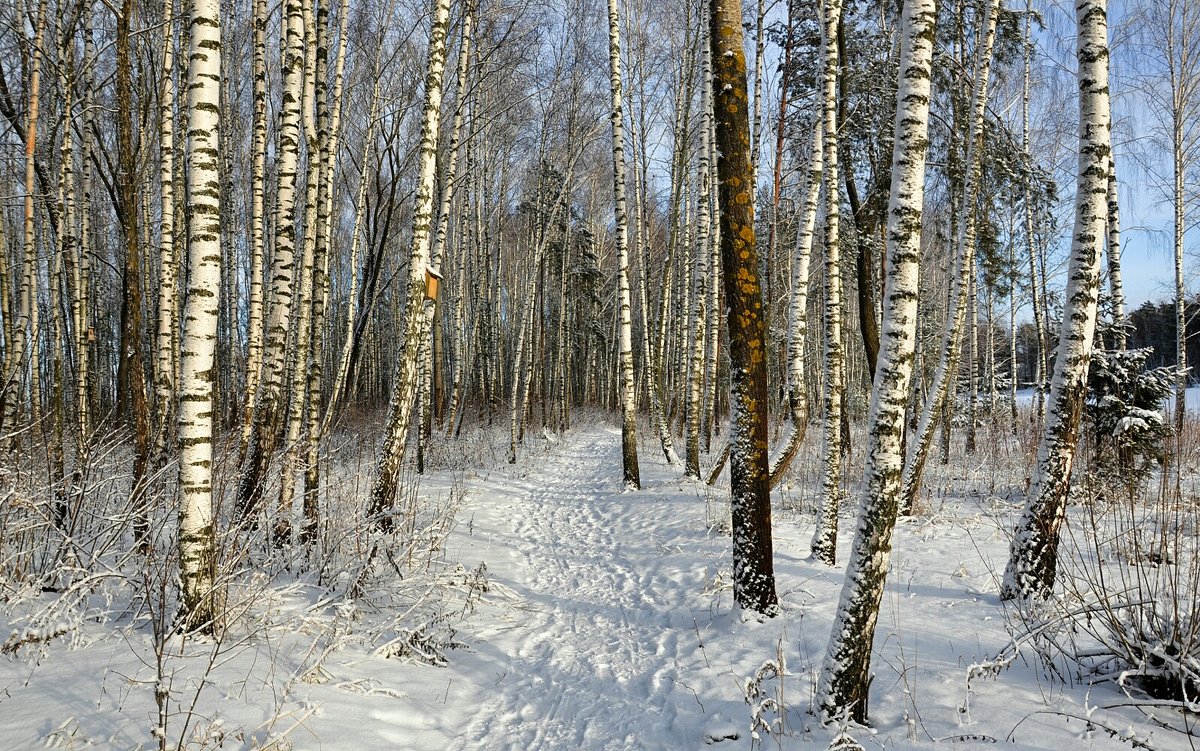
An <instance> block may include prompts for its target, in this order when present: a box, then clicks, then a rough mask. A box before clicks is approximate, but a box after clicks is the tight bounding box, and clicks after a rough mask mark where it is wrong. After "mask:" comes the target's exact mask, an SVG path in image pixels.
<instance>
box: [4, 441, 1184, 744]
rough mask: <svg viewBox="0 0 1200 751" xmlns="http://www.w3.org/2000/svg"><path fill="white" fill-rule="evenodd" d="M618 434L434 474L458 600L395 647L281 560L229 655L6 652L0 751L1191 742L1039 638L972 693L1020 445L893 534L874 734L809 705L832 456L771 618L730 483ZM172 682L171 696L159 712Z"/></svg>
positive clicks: (1012, 629) (818, 653)
mask: <svg viewBox="0 0 1200 751" xmlns="http://www.w3.org/2000/svg"><path fill="white" fill-rule="evenodd" d="M810 432H812V431H810ZM643 440H644V441H645V440H646V439H643ZM812 443H813V440H812V439H811V437H810V440H809V445H810V446H811V445H812ZM619 446H620V433H619V430H618V429H617V428H616V427H613V426H611V425H608V424H604V423H602V422H593V423H591V424H590V425H586V426H583V427H579V428H576V429H574V430H572V431H569V432H567V433H566V434H563V435H552V434H549V435H547V434H543V435H542V436H540V437H537V438H531V439H530V440H529V441H527V446H526V450H525V453H524V455H523V456H522V457H521V460H520V461H519V462H518V463H517V464H515V465H509V464H506V463H503V462H502V460H499V461H497V460H496V456H495V454H494V453H493V455H492V456H491V457H486V458H484V459H481V460H480V464H483V465H490V466H474V467H469V468H465V469H459V470H456V471H455V472H453V473H451V472H445V473H443V474H442V475H438V474H436V473H435V475H434V476H433V477H431V478H429V479H427V480H423V481H422V484H423V493H425V494H432V495H437V494H439V493H441V492H443V491H445V490H446V489H447V488H451V487H456V488H458V489H459V492H460V494H461V498H462V500H461V501H460V502H459V503H458V504H457V506H456V508H455V514H454V517H453V519H454V521H453V525H452V528H449V530H448V532H447V534H446V535H445V536H444V537H443V538H441V542H440V543H439V545H438V546H437V547H438V548H439V549H438V552H437V554H438V556H439V557H442V558H444V565H443V566H441V567H440V568H438V569H436V575H434V574H429V573H426V575H425V578H424V579H422V580H420V581H421V582H422V583H420V584H419V585H418V584H416V582H417V579H409V580H408V581H410V582H413V583H414V584H413V585H414V586H422V587H423V586H426V585H425V583H424V582H428V587H429V590H430V591H432V590H433V589H435V588H436V587H439V586H441V587H443V588H444V589H445V592H447V593H448V594H443V595H442V596H441V598H440V600H441V605H440V606H439V608H438V610H437V612H438V614H439V615H438V616H437V617H436V618H433V619H430V620H428V622H427V624H426V627H425V628H424V629H412V630H409V631H403V630H402V629H398V630H397V633H400V635H401V636H403V638H399V637H397V638H395V639H393V640H392V641H391V644H392V645H393V646H394V645H395V644H401V646H403V647H404V648H403V649H394V648H393V649H390V650H385V649H380V648H379V643H378V640H376V641H375V642H372V643H367V642H366V641H356V640H355V639H354V638H352V635H353V633H354V632H355V631H356V630H357V631H360V632H361V631H363V630H365V628H366V627H365V626H363V625H362V624H363V623H366V622H371V619H372V618H375V619H376V620H377V619H378V618H379V615H378V613H372V612H368V611H369V609H368V608H367V607H365V606H362V605H359V606H357V607H358V610H357V611H356V609H355V606H354V605H352V604H349V603H347V602H345V601H343V602H340V603H338V604H335V605H330V601H329V599H328V598H325V599H323V598H322V594H321V592H322V590H321V589H320V588H319V587H317V586H315V585H314V584H312V583H311V582H309V583H307V584H306V583H305V582H304V581H301V579H302V578H303V577H295V576H289V575H288V574H287V573H286V571H280V572H277V573H276V574H274V575H272V576H271V577H265V576H264V577H263V578H264V580H265V581H263V582H260V583H259V587H260V588H259V589H258V590H256V594H255V595H254V597H253V598H249V599H252V600H253V605H248V606H247V612H249V611H253V613H254V615H253V617H250V616H247V617H246V618H244V619H242V621H241V623H242V624H243V625H242V626H241V630H240V631H239V633H238V636H237V638H235V639H232V640H231V641H230V642H228V643H226V644H224V645H222V646H221V647H220V648H219V649H217V648H214V647H213V646H212V645H211V644H209V643H205V642H204V641H203V640H201V641H196V640H192V641H191V642H188V643H181V642H180V640H179V639H178V638H167V639H160V640H156V639H155V638H154V636H153V633H152V632H153V629H152V627H151V626H152V624H150V623H148V622H146V621H138V622H131V623H129V624H126V626H124V627H122V628H114V625H113V624H114V623H118V624H119V623H120V619H119V618H110V619H108V620H107V621H105V622H94V621H100V620H102V619H92V620H91V621H81V622H79V623H71V622H69V620H68V621H67V622H64V624H62V625H60V626H55V624H53V623H51V622H49V621H45V619H43V621H42V622H41V623H42V626H41V629H42V631H41V632H39V633H41V634H42V635H45V636H47V637H48V638H47V639H46V640H45V642H44V643H38V644H37V645H36V646H37V648H36V649H34V648H24V647H23V648H21V649H19V650H14V651H13V652H12V653H11V654H9V655H6V656H0V747H3V748H11V749H23V748H35V747H41V746H51V747H59V748H84V747H96V748H134V747H144V748H153V747H156V746H157V741H156V740H155V739H154V737H153V735H152V733H154V732H156V731H155V730H154V728H156V727H158V728H162V730H161V731H158V732H162V733H163V735H164V737H167V738H168V739H169V740H168V742H167V744H166V745H168V746H169V747H175V745H176V743H177V739H178V738H181V737H182V738H186V739H188V741H189V742H188V743H187V744H185V747H188V748H243V747H245V748H250V747H262V746H271V747H275V748H296V749H422V750H423V749H514V750H520V751H525V750H527V749H548V750H555V749H699V748H705V747H708V746H709V745H712V746H715V747H717V748H730V749H744V748H751V747H754V746H755V744H756V742H755V740H754V737H753V736H754V735H755V734H757V736H758V739H759V742H760V743H761V747H762V748H768V749H769V748H819V749H823V748H826V747H828V746H829V745H830V743H831V741H832V740H833V739H834V738H835V736H837V735H838V734H839V732H842V731H845V732H846V734H847V735H848V736H850V737H853V738H854V739H855V740H856V741H857V742H858V743H859V744H861V745H862V746H863V747H864V748H867V749H872V748H881V749H884V748H886V749H908V748H927V747H931V746H933V745H950V746H953V747H971V746H975V745H982V744H991V743H1000V744H1006V747H1009V748H1023V749H1055V750H1056V751H1065V750H1066V749H1109V748H1113V749H1116V748H1130V747H1131V746H1133V747H1137V744H1143V747H1148V748H1153V749H1184V748H1191V747H1192V746H1191V743H1190V742H1194V740H1195V739H1194V738H1191V737H1189V736H1187V735H1185V734H1182V733H1180V732H1177V731H1173V730H1169V729H1166V728H1164V727H1163V725H1164V724H1166V725H1170V726H1180V725H1181V724H1182V723H1183V722H1185V721H1186V718H1181V715H1180V714H1178V713H1177V711H1176V710H1174V709H1171V708H1169V707H1168V708H1164V709H1146V708H1145V707H1142V708H1130V707H1128V706H1120V705H1123V704H1127V701H1126V699H1127V697H1126V696H1125V694H1123V693H1122V692H1121V691H1120V689H1119V688H1118V687H1117V686H1115V685H1114V684H1113V683H1112V682H1103V683H1097V684H1094V685H1089V684H1088V683H1087V682H1086V681H1081V680H1079V679H1078V677H1077V676H1076V675H1073V674H1071V672H1070V670H1065V669H1063V667H1062V665H1061V664H1055V665H1048V664H1047V663H1046V662H1044V661H1043V660H1042V659H1040V657H1039V654H1038V651H1037V650H1036V649H1034V648H1033V645H1032V644H1029V645H1026V648H1025V649H1023V650H1022V651H1020V652H1019V653H1018V654H1017V655H1016V657H1015V659H1012V660H1004V665H1003V666H1000V665H999V664H996V665H995V666H996V667H997V670H996V671H995V675H992V674H989V675H987V676H986V677H983V676H977V677H975V678H974V679H972V680H971V681H970V682H969V685H968V674H969V673H970V671H971V668H972V666H977V665H985V664H990V663H992V661H994V660H996V658H998V657H1003V656H1005V655H1009V656H1011V654H1012V650H1011V647H1012V644H1013V637H1014V635H1017V634H1020V633H1021V630H1022V625H1021V624H1022V620H1021V618H1019V617H1018V616H1017V614H1015V613H1014V612H1012V611H1011V610H1010V609H1009V608H1007V607H1006V606H1005V605H1004V604H1002V603H1001V602H1000V600H999V598H998V596H997V591H998V584H999V582H998V577H999V572H1000V571H1001V570H1002V568H1003V564H1004V561H1005V559H1006V556H1007V552H1008V536H1007V530H1008V529H1010V528H1011V525H1012V522H1013V520H1014V518H1015V513H1016V512H1017V510H1018V508H1019V503H1020V496H1021V495H1022V491H1023V488H1022V487H1021V485H1022V484H1023V478H1021V477H1020V473H1021V471H1022V469H1021V467H1020V466H1019V463H1018V465H1017V466H1007V468H1006V467H1005V466H1000V467H999V468H998V464H997V459H996V454H995V452H994V451H993V452H992V453H988V454H984V455H980V456H978V457H974V458H972V462H971V463H970V465H969V466H965V467H964V466H959V467H955V468H942V469H940V470H937V471H935V472H933V473H932V477H931V478H930V484H931V486H932V487H933V488H934V489H933V491H932V495H933V497H934V501H932V502H930V503H928V504H927V506H926V508H925V509H924V513H923V514H922V515H921V516H919V517H914V518H912V519H906V520H902V522H901V523H900V525H899V526H898V528H897V531H896V536H895V548H894V551H893V555H892V566H891V573H890V575H889V578H888V585H887V591H886V594H885V596H884V601H883V605H882V609H881V612H880V616H879V625H878V629H877V633H876V638H875V655H874V658H873V664H872V669H873V671H874V679H873V682H872V687H871V704H870V716H871V721H872V727H870V728H862V727H857V728H855V727H852V728H849V729H844V728H842V729H839V728H837V727H833V728H828V727H822V726H821V725H820V724H819V722H817V720H816V718H815V717H814V716H813V715H812V714H811V710H812V706H813V694H814V690H815V684H816V681H817V676H818V674H819V671H820V666H821V662H822V659H823V654H824V648H825V643H826V640H827V638H828V635H829V629H830V626H831V623H832V619H833V612H834V607H835V605H836V602H837V599H838V596H839V593H840V589H841V580H842V574H843V565H844V561H845V559H846V555H847V552H848V547H849V541H850V537H851V535H852V533H853V517H852V508H851V504H849V503H847V506H846V507H845V509H844V513H843V515H842V525H843V529H842V531H841V534H840V541H841V544H840V547H839V551H838V555H839V565H838V566H836V567H833V568H829V567H826V566H824V565H821V564H819V563H816V562H814V561H812V560H810V559H809V549H808V541H809V538H810V536H811V534H812V529H813V524H812V520H813V513H812V512H813V504H814V500H813V498H812V490H811V489H810V488H811V487H813V485H812V484H811V483H810V482H808V480H809V479H811V478H807V477H805V476H804V472H808V473H809V474H811V473H812V472H815V469H813V468H809V469H807V470H802V471H801V473H800V475H801V476H799V477H797V478H796V480H795V482H794V484H793V486H792V487H790V488H789V487H784V488H782V489H781V490H780V491H779V492H777V493H776V494H775V495H774V498H775V515H774V540H775V565H776V575H777V586H778V591H779V599H780V610H781V612H780V614H779V615H778V616H777V617H774V618H767V619H763V618H759V617H755V616H754V615H753V614H747V613H744V612H742V611H740V610H738V609H737V608H736V607H735V606H734V605H733V602H732V588H731V582H730V538H729V535H728V521H727V514H728V507H727V504H726V503H725V502H724V493H722V492H721V491H720V490H718V489H715V488H707V487H705V486H704V485H703V484H701V483H695V482H691V481H685V480H682V479H681V472H680V470H679V469H678V468H675V467H670V466H668V465H666V464H665V462H664V461H663V460H662V456H661V453H659V452H657V451H655V447H654V446H652V445H651V444H650V443H648V442H644V443H643V445H642V450H641V458H642V464H641V470H642V478H643V487H642V489H641V490H637V491H626V490H624V489H623V488H622V485H621V476H620V451H619ZM812 452H815V447H813V448H811V450H809V453H812ZM1017 453H1018V452H1016V451H1014V452H1013V455H1016V454H1017ZM810 463H812V464H815V462H810ZM1000 465H1003V462H1000ZM451 475H453V476H451ZM998 478H999V479H998ZM848 483H849V486H850V487H853V485H854V483H853V478H850V479H849V480H848ZM719 487H720V488H723V487H724V482H722V484H721V485H720V486H719ZM345 576H346V575H342V578H343V579H344V578H345ZM266 579H269V580H266ZM47 596H52V595H47ZM33 599H36V598H33ZM417 599H419V598H417ZM415 601H416V600H414V602H415ZM29 607H30V606H29V605H28V604H27V605H26V607H25V613H26V615H22V614H21V612H18V611H19V610H20V609H19V608H14V607H9V608H6V609H0V614H2V615H4V618H0V626H5V627H6V628H10V629H16V628H19V627H21V624H23V623H28V622H29V616H28V614H27V613H28V612H29ZM130 607H131V606H130ZM151 610H153V608H151ZM246 624H249V625H246ZM430 624H436V627H434V626H431V625H430ZM55 628H61V629H63V630H66V631H70V632H72V635H70V636H65V637H61V638H53V631H54V629H55ZM5 633H7V631H6V632H5ZM14 633H15V632H14ZM35 641H36V640H35ZM156 643H157V644H161V645H166V646H165V647H163V648H161V649H159V650H158V651H159V652H165V653H167V654H166V657H164V658H161V659H159V660H157V661H156V658H155V649H154V645H155V644H156ZM389 655H390V656H389ZM415 657H424V659H414V658H415ZM402 658H407V659H402ZM431 663H432V664H431ZM158 665H165V667H156V666H158ZM160 675H161V676H164V677H163V678H161V679H160V678H158V677H156V676H160ZM155 685H158V686H165V687H166V689H167V692H166V695H167V696H169V697H170V699H169V700H168V705H167V712H166V714H165V715H164V716H163V719H161V721H160V720H159V719H158V718H157V717H156V708H155V703H154V700H153V697H154V691H153V689H154V686H155Z"/></svg>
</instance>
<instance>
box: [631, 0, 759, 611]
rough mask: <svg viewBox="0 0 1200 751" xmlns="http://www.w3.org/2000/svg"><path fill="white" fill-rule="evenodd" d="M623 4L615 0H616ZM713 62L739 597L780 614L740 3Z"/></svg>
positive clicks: (719, 20)
mask: <svg viewBox="0 0 1200 751" xmlns="http://www.w3.org/2000/svg"><path fill="white" fill-rule="evenodd" d="M610 3H615V0H610ZM710 7H711V11H710V14H711V15H710V17H709V45H710V48H711V50H712V61H713V66H714V70H713V111H714V112H715V113H716V123H715V125H716V136H717V154H718V156H717V174H718V177H719V181H718V184H719V190H720V200H719V204H718V205H719V206H720V212H719V213H720V224H721V256H722V259H723V261H724V266H725V300H726V305H727V313H726V315H727V317H728V327H729V356H730V361H731V365H730V396H729V399H730V403H731V405H732V409H733V413H734V420H733V428H732V430H733V434H732V435H731V436H730V446H731V451H730V454H731V456H730V471H729V474H730V478H731V489H730V506H731V509H732V512H733V596H734V600H735V601H736V602H737V603H738V605H740V606H741V607H743V608H745V609H747V610H753V611H755V612H758V613H763V614H768V615H773V614H774V613H775V612H776V610H777V602H778V600H777V597H776V594H775V572H774V561H773V551H772V544H771V491H770V472H769V467H768V466H767V359H766V342H765V339H764V330H763V329H764V326H763V308H762V285H761V283H760V282H759V278H758V276H759V272H758V257H757V253H756V250H755V242H754V185H753V182H752V177H753V171H752V166H751V163H750V123H749V113H748V111H747V107H746V105H747V102H746V56H745V53H744V51H743V49H742V6H741V2H740V1H739V0H712V4H711V6H710Z"/></svg>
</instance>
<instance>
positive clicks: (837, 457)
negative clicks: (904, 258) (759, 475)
mask: <svg viewBox="0 0 1200 751" xmlns="http://www.w3.org/2000/svg"><path fill="white" fill-rule="evenodd" d="M841 17H842V2H841V0H823V2H822V3H821V23H822V33H821V42H822V49H823V51H824V71H823V74H822V97H823V99H822V118H821V127H822V128H823V129H824V133H822V134H821V137H822V139H823V144H822V147H823V148H824V149H825V155H824V158H823V168H824V172H825V442H824V446H823V448H822V451H823V468H822V476H821V512H820V516H819V517H818V519H817V528H816V531H815V532H814V533H813V539H812V555H813V557H814V558H816V559H817V560H819V561H821V562H823V563H827V564H829V565H831V566H832V565H833V563H834V561H835V559H836V557H837V528H838V508H839V507H840V506H841V501H842V492H841V479H842V478H841V476H842V441H843V440H844V438H845V436H843V435H842V417H843V416H842V407H843V402H844V400H845V388H846V386H845V379H844V375H843V372H842V371H843V369H844V368H845V352H844V350H843V347H842V269H841V262H842V254H841V242H840V239H839V237H838V233H839V222H838V219H839V214H840V207H841V206H840V205H841V200H840V199H841V191H840V190H839V182H838V181H839V177H838V132H837V131H838V107H837V98H838V97H837V94H838V85H837V83H838V75H839V70H838V62H839V55H838V44H837V30H838V26H839V25H840V23H841Z"/></svg>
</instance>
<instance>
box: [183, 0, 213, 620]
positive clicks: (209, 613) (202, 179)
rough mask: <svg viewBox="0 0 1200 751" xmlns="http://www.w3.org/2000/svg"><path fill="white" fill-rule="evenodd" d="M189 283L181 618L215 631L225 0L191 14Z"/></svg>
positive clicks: (202, 2) (200, 2) (206, 1)
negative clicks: (215, 397) (214, 473)
mask: <svg viewBox="0 0 1200 751" xmlns="http://www.w3.org/2000/svg"><path fill="white" fill-rule="evenodd" d="M188 26H189V30H190V32H189V34H188V39H189V45H188V81H187V109H188V126H189V127H188V136H189V139H188V148H187V166H188V169H187V187H188V196H189V199H190V201H191V210H190V211H189V212H188V226H187V233H188V258H187V263H188V274H187V279H188V287H187V304H186V308H185V311H184V316H183V337H182V345H183V351H182V353H181V363H180V384H179V391H180V393H179V494H180V503H179V562H180V582H181V591H182V596H181V598H180V610H181V616H182V617H183V618H184V619H185V620H184V622H185V623H187V624H188V625H189V626H191V627H192V628H195V629H197V630H203V631H211V630H212V629H213V628H214V627H215V626H216V624H217V620H218V618H219V617H220V604H219V602H218V598H217V597H216V594H215V587H216V558H217V551H216V533H215V528H214V518H213V484H212V466H213V412H214V411H215V407H216V405H215V404H214V401H213V383H214V381H215V380H216V369H215V367H214V365H215V363H214V359H215V358H214V354H215V350H216V342H217V306H218V300H219V299H220V296H219V294H218V289H219V288H220V285H221V221H220V217H221V210H220V209H221V193H220V180H219V169H218V162H219V152H218V144H219V138H218V133H219V129H220V116H221V111H220V106H219V105H220V93H219V88H220V80H221V12H220V2H219V0H193V1H192V3H191V12H190V17H189V19H188Z"/></svg>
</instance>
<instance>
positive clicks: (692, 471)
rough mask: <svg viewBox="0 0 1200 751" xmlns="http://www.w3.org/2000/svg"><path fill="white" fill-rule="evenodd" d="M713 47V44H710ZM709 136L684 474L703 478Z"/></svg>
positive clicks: (707, 62)
mask: <svg viewBox="0 0 1200 751" xmlns="http://www.w3.org/2000/svg"><path fill="white" fill-rule="evenodd" d="M709 50H711V47H709ZM703 75H704V78H705V79H706V80H707V79H708V78H709V77H710V76H711V75H712V73H711V56H710V54H709V52H708V51H706V53H705V58H704V74H703ZM709 91H710V88H709V87H708V86H707V85H706V86H705V87H704V95H703V105H702V106H703V107H704V111H705V112H708V111H709V110H710V102H709V101H708V96H709ZM710 158H711V157H710V154H709V149H708V139H704V142H703V143H702V144H701V145H700V166H699V170H698V171H697V174H696V177H697V180H698V182H699V184H700V190H699V194H700V195H699V200H698V203H697V210H696V247H695V249H694V251H693V253H694V256H693V261H692V264H691V265H692V268H693V273H692V280H691V285H692V308H691V311H690V318H691V319H692V352H691V356H690V359H689V361H688V401H687V451H686V452H685V453H686V455H687V460H686V462H685V468H684V474H685V475H686V476H687V477H692V478H696V479H699V478H700V412H701V410H702V409H703V401H702V394H701V390H702V386H703V385H704V351H705V348H706V346H707V344H708V342H707V338H706V336H705V334H706V331H705V323H706V321H707V316H708V311H707V309H706V304H707V302H708V300H707V298H706V296H705V290H706V287H705V285H706V284H715V281H713V280H712V279H711V278H710V276H709V272H708V255H709V252H708V243H709V234H710V228H711V226H712V217H711V214H710V213H709V206H710V200H709V191H710V186H709V179H708V178H709V170H708V165H709V159H710Z"/></svg>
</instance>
